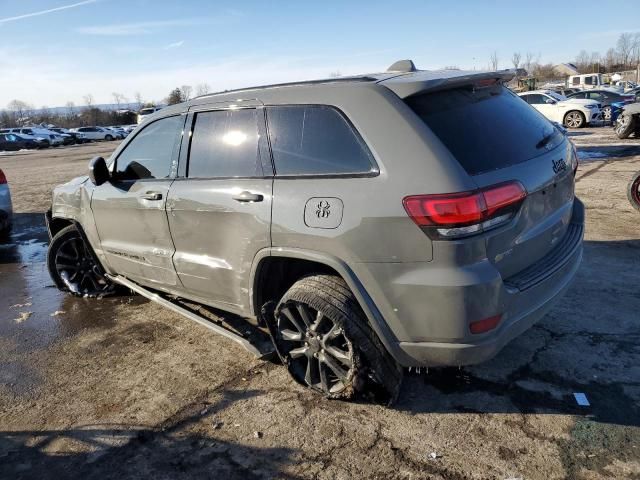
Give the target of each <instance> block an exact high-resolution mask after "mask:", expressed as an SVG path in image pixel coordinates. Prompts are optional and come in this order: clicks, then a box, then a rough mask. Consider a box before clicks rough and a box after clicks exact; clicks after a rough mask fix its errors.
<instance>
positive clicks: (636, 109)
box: [622, 103, 640, 115]
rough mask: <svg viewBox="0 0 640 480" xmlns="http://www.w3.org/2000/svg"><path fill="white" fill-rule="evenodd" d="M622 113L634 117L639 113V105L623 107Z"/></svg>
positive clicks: (631, 104) (632, 104) (633, 104)
mask: <svg viewBox="0 0 640 480" xmlns="http://www.w3.org/2000/svg"><path fill="white" fill-rule="evenodd" d="M622 110H623V111H624V113H630V114H632V115H635V114H636V113H640V103H630V104H627V105H625V106H624V107H623V109H622Z"/></svg>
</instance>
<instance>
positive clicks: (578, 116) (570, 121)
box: [562, 110, 586, 128]
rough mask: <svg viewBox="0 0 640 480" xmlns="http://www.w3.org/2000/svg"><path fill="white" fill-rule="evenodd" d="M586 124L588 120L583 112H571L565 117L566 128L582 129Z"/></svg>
mask: <svg viewBox="0 0 640 480" xmlns="http://www.w3.org/2000/svg"><path fill="white" fill-rule="evenodd" d="M585 122H586V120H585V118H584V115H583V113H582V112H579V111H577V110H571V111H570V112H567V114H566V115H565V116H564V120H563V122H562V124H563V125H564V126H565V128H581V127H583V126H584V124H585Z"/></svg>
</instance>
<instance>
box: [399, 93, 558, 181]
mask: <svg viewBox="0 0 640 480" xmlns="http://www.w3.org/2000/svg"><path fill="white" fill-rule="evenodd" d="M407 103H408V105H409V106H410V107H411V108H412V109H413V111H414V112H416V113H417V114H418V116H419V117H420V118H421V119H422V120H423V121H424V122H425V123H426V124H427V125H428V126H429V128H430V129H431V130H432V131H433V133H435V134H436V136H437V137H438V138H439V139H440V140H441V141H442V143H444V145H445V146H446V147H447V148H448V149H449V151H450V152H451V153H452V154H453V156H454V157H456V158H457V159H458V161H459V162H460V164H461V165H462V166H463V167H464V169H465V170H466V171H467V173H469V174H470V175H476V174H479V173H483V172H488V171H491V170H497V169H500V168H505V167H508V166H511V165H515V164H518V163H522V162H525V161H527V160H530V159H532V158H534V157H537V156H539V155H542V154H543V153H546V152H547V151H548V150H549V149H551V148H554V147H556V146H557V145H558V144H560V143H561V142H562V140H563V135H562V134H561V133H560V131H559V130H557V129H556V128H555V127H554V126H553V125H552V124H551V123H550V122H549V121H548V120H547V119H546V118H544V117H543V116H542V115H541V114H540V113H538V112H537V111H536V110H535V109H534V108H532V107H531V106H529V105H528V104H527V103H526V102H525V101H524V100H522V99H521V98H520V97H518V96H517V95H515V94H513V93H511V92H510V91H509V90H507V89H506V88H505V87H503V86H501V85H498V84H496V85H492V86H489V87H484V88H473V87H465V88H456V89H451V90H442V91H438V92H433V93H425V94H422V95H419V96H416V97H411V98H409V99H407Z"/></svg>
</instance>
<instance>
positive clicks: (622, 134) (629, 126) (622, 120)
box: [613, 114, 636, 140]
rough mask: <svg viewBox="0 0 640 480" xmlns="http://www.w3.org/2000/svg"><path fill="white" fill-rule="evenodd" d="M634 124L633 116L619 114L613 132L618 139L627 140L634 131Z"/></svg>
mask: <svg viewBox="0 0 640 480" xmlns="http://www.w3.org/2000/svg"><path fill="white" fill-rule="evenodd" d="M635 123H636V120H635V119H634V117H633V115H625V114H621V115H620V116H619V117H618V119H617V120H616V124H615V126H614V127H613V130H614V131H615V132H616V135H617V136H618V138H619V139H621V140H624V139H625V138H629V136H630V135H631V134H632V133H633V131H634V130H635Z"/></svg>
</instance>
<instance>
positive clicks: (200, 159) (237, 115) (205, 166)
mask: <svg viewBox="0 0 640 480" xmlns="http://www.w3.org/2000/svg"><path fill="white" fill-rule="evenodd" d="M258 138H259V136H258V114H257V112H256V110H255V109H246V110H219V111H215V112H201V113H198V114H196V119H195V125H194V128H193V136H192V138H191V149H190V151H189V152H190V153H189V171H188V173H187V175H188V176H189V177H191V178H198V177H200V178H211V177H258V176H262V165H261V162H260V152H259V150H258Z"/></svg>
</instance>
